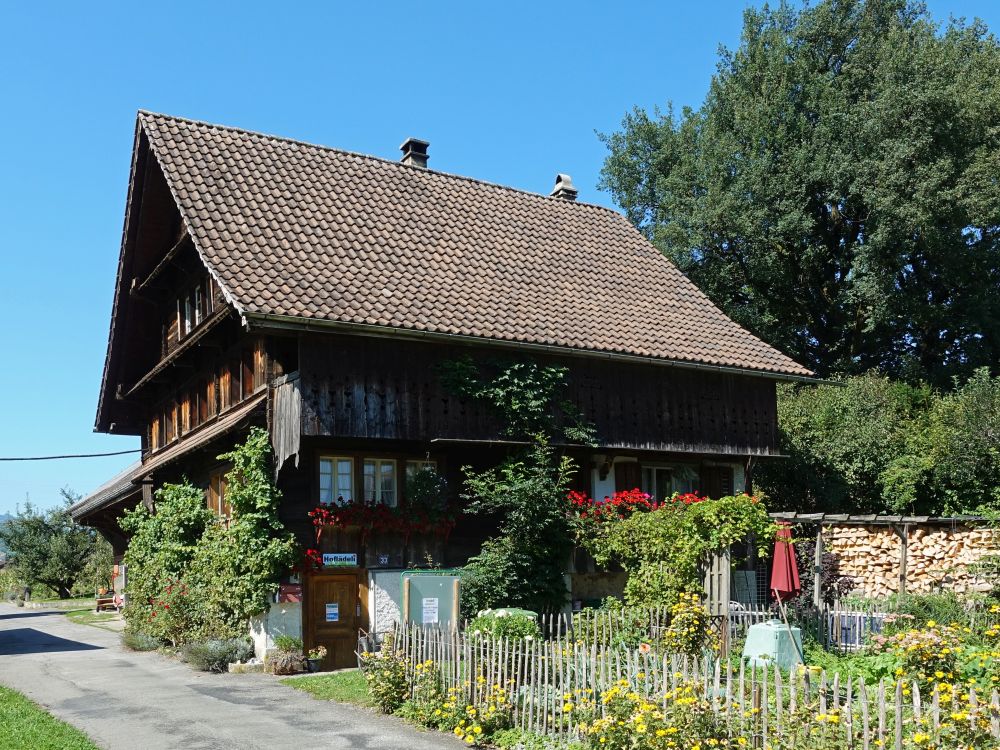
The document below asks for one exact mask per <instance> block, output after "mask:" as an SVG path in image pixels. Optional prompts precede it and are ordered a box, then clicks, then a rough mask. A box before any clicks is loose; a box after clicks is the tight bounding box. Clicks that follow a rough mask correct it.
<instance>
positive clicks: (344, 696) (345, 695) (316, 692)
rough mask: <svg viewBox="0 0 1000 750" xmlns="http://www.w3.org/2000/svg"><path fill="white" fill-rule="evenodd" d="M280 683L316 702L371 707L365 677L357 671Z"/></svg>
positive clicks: (332, 673)
mask: <svg viewBox="0 0 1000 750" xmlns="http://www.w3.org/2000/svg"><path fill="white" fill-rule="evenodd" d="M281 682H282V684H283V685H288V686H289V687H293V688H295V689H296V690H303V691H305V692H307V693H309V694H310V695H312V697H313V698H316V699H318V700H322V701H336V702H337V703H352V704H354V705H355V706H371V705H372V699H371V697H370V696H369V695H368V686H367V685H366V684H365V676H364V675H363V674H361V672H360V671H359V670H357V669H345V670H342V671H340V672H331V673H330V674H320V675H312V676H310V677H288V678H285V679H284V680H282V681H281Z"/></svg>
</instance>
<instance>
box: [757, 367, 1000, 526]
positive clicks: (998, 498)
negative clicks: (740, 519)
mask: <svg viewBox="0 0 1000 750" xmlns="http://www.w3.org/2000/svg"><path fill="white" fill-rule="evenodd" d="M778 419H779V424H780V428H781V448H782V451H783V452H784V453H786V454H787V456H788V457H787V458H785V459H775V460H772V461H769V462H766V463H762V464H761V466H760V467H759V469H758V470H757V471H756V472H755V474H754V482H755V484H756V485H757V486H758V487H759V488H760V489H761V490H763V491H764V492H765V493H767V495H768V496H769V497H770V498H771V504H772V505H773V506H774V507H776V508H781V509H790V510H817V511H819V510H822V511H826V512H860V513H878V512H893V513H917V514H927V515H954V514H961V513H980V512H991V511H994V510H996V509H997V508H1000V377H998V378H991V377H990V375H989V373H988V371H987V370H986V369H980V370H978V371H976V372H975V373H974V375H973V376H972V377H971V378H970V379H969V380H968V381H966V382H965V383H960V382H956V383H955V384H954V386H953V389H952V390H950V391H945V392H942V391H939V390H934V389H931V388H929V387H927V386H910V385H906V384H903V383H899V382H894V381H892V380H890V379H889V378H886V377H884V376H880V375H876V374H868V375H863V376H857V377H854V378H849V379H847V380H846V381H845V383H844V384H843V385H842V386H835V385H820V386H789V385H785V386H780V387H779V398H778Z"/></svg>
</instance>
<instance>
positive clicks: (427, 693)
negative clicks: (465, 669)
mask: <svg viewBox="0 0 1000 750" xmlns="http://www.w3.org/2000/svg"><path fill="white" fill-rule="evenodd" d="M412 693H413V696H412V697H411V698H410V700H408V701H406V702H405V703H404V704H403V705H402V706H401V707H400V708H399V710H398V711H397V713H398V714H399V715H400V716H402V717H403V718H404V719H407V720H408V721H412V722H414V723H416V724H420V725H421V726H425V727H432V728H441V727H442V726H443V725H444V723H445V715H444V711H443V708H444V695H443V693H442V692H441V669H440V667H438V666H437V665H436V664H435V663H434V661H433V660H431V659H428V660H427V661H423V662H419V663H417V664H415V665H414V667H413V689H412Z"/></svg>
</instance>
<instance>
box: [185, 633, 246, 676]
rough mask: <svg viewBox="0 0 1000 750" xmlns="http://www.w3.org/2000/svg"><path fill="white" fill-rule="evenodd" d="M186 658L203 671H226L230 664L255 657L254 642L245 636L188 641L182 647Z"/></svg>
mask: <svg viewBox="0 0 1000 750" xmlns="http://www.w3.org/2000/svg"><path fill="white" fill-rule="evenodd" d="M181 655H182V656H183V657H184V660H185V661H186V662H187V663H188V664H190V665H191V666H192V667H193V668H194V669H197V670H199V671H202V672H225V671H226V670H227V669H228V668H229V664H231V663H233V662H238V661H248V660H249V659H251V658H252V657H253V644H252V643H250V642H249V641H248V640H247V639H245V638H227V639H210V640H207V641H195V642H193V643H187V644H185V645H184V646H183V647H182V648H181Z"/></svg>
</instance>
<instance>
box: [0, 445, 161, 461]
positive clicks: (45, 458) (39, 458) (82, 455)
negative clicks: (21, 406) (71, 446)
mask: <svg viewBox="0 0 1000 750" xmlns="http://www.w3.org/2000/svg"><path fill="white" fill-rule="evenodd" d="M140 452H141V450H140V449H139V448H136V449H135V450H131V451H112V452H111V453H73V454H70V455H67V456H16V457H0V461H58V460H60V459H63V458H101V457H102V456H124V455H125V454H126V453H140Z"/></svg>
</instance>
